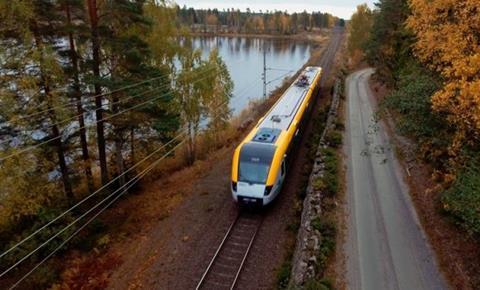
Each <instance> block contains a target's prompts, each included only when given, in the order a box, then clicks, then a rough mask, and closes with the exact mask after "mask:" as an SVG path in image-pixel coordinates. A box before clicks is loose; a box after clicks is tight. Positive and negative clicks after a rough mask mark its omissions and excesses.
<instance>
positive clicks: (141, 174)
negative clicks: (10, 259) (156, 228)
mask: <svg viewBox="0 0 480 290" xmlns="http://www.w3.org/2000/svg"><path fill="white" fill-rule="evenodd" d="M227 102H228V101H226V102H223V103H222V104H220V105H219V106H218V108H219V107H221V106H223V105H224V104H225V103H227ZM179 135H180V134H179ZM179 135H178V136H179ZM185 141H186V139H183V140H182V141H180V143H179V144H177V145H176V146H175V147H174V148H172V149H171V150H169V151H168V152H167V153H166V154H164V155H163V156H162V157H160V158H159V159H158V160H157V161H155V162H154V164H151V165H150V166H149V167H147V169H145V170H143V171H142V172H141V173H140V174H137V175H136V176H135V177H134V178H132V179H130V180H129V181H128V182H127V183H126V184H125V185H123V186H122V187H120V188H118V189H117V190H115V191H114V192H113V193H111V194H110V195H108V196H107V197H106V198H104V199H103V200H102V201H100V202H99V203H97V204H96V205H95V206H94V207H92V208H91V209H89V210H88V211H87V212H85V213H84V214H82V215H81V216H79V217H78V218H77V219H76V220H74V221H73V222H71V223H70V224H69V225H67V226H66V227H65V228H63V229H62V230H60V231H59V232H57V233H56V234H54V235H53V236H51V237H50V238H49V239H48V240H47V241H45V242H44V243H42V244H41V245H40V246H38V247H37V248H35V249H34V250H33V251H31V252H30V253H29V254H27V255H26V256H24V257H23V258H22V259H20V260H19V261H17V262H16V263H15V264H14V265H12V266H11V267H9V268H8V269H7V270H5V271H4V272H2V273H1V274H0V277H2V276H4V275H5V274H7V273H8V272H9V271H11V270H12V269H14V268H15V267H16V266H18V265H19V264H20V263H22V262H23V261H25V260H26V259H28V258H29V257H30V256H32V255H33V254H34V253H35V252H37V251H38V250H40V249H41V248H43V247H44V246H45V245H47V244H48V243H50V242H51V241H52V240H54V239H55V238H57V237H58V236H59V235H61V234H62V233H63V232H65V231H66V230H67V229H68V228H70V227H71V226H73V225H74V224H76V223H77V222H78V221H79V220H81V219H83V218H84V217H85V216H86V215H88V214H89V213H91V212H92V211H93V210H95V209H96V208H97V207H98V206H99V205H101V204H102V203H104V202H105V201H106V200H108V199H109V198H111V197H112V196H114V195H115V194H116V193H117V192H119V191H122V189H123V191H122V192H121V193H120V194H119V195H118V196H117V197H115V198H114V200H112V201H111V202H110V203H109V204H107V205H106V206H105V207H104V208H103V209H102V210H100V211H99V212H97V214H95V215H94V216H93V217H92V218H91V219H89V220H88V221H87V222H86V223H85V224H84V225H83V226H81V227H80V228H79V229H77V230H76V231H75V232H74V233H73V234H72V235H71V236H70V237H68V238H67V239H66V240H65V241H64V242H63V243H62V244H61V245H60V246H59V247H57V248H56V249H55V250H54V251H53V252H51V253H50V254H49V255H48V256H46V257H45V258H44V259H43V260H42V261H41V262H40V263H38V264H37V265H36V266H35V267H34V268H33V269H32V270H31V271H29V272H28V273H27V274H26V275H25V276H23V277H22V278H21V279H20V280H19V281H17V282H16V283H15V284H14V285H13V286H12V288H14V287H16V286H17V285H18V284H19V283H21V281H23V280H24V279H25V278H26V277H27V276H28V275H30V274H31V273H32V272H33V271H34V270H35V269H36V268H38V267H39V266H40V265H41V264H43V263H44V262H45V261H46V260H48V259H49V258H50V257H51V256H52V255H53V254H55V253H56V252H57V251H58V250H59V249H61V248H62V247H63V245H65V244H66V243H67V242H68V241H69V240H70V239H72V238H73V237H74V236H75V235H76V234H77V233H78V232H80V231H81V230H82V229H83V228H84V227H85V226H86V225H88V224H89V223H90V222H91V221H92V220H94V219H95V218H96V217H97V216H98V215H99V214H100V213H101V212H103V211H104V210H106V209H107V208H108V207H109V206H110V205H111V204H112V203H113V202H114V201H116V200H117V199H118V198H119V197H120V196H121V195H123V194H124V193H125V192H127V191H128V189H130V187H131V186H133V184H135V183H136V182H138V180H140V179H141V178H142V177H143V176H145V175H146V174H147V173H148V172H149V171H150V170H151V169H153V167H155V166H156V164H158V162H159V161H161V160H163V159H164V158H166V157H167V156H168V155H169V154H171V153H172V152H174V151H175V150H176V149H177V148H178V147H179V146H181V145H182V144H183V143H184V142H185ZM152 165H153V166H152ZM129 183H132V184H131V185H129ZM125 187H127V188H126V189H124V188H125ZM12 288H11V289H12Z"/></svg>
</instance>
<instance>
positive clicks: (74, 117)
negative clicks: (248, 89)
mask: <svg viewBox="0 0 480 290" xmlns="http://www.w3.org/2000/svg"><path fill="white" fill-rule="evenodd" d="M213 69H214V68H213V67H212V68H209V69H206V70H205V71H204V72H203V73H205V72H207V71H210V70H213ZM203 73H202V74H203ZM197 76H198V75H192V76H191V78H194V77H197ZM169 87H170V84H166V85H164V86H161V87H156V88H151V89H149V90H146V91H143V92H141V93H139V94H137V95H133V96H129V97H126V98H123V99H119V100H118V101H116V102H112V103H107V104H106V105H116V104H121V103H124V102H126V101H129V100H132V99H135V98H137V97H139V96H142V95H145V94H148V93H152V92H156V91H159V90H162V89H168V88H169ZM117 92H118V91H117ZM113 93H115V92H111V93H109V94H113ZM103 106H104V105H103V104H102V106H101V107H100V108H95V109H94V110H91V111H88V112H82V113H81V114H77V115H74V116H72V117H69V118H67V119H65V120H61V121H59V122H57V123H55V124H51V125H49V126H48V127H47V128H45V130H48V129H50V128H53V127H54V126H60V125H62V124H64V123H66V122H68V121H73V120H75V119H76V118H78V117H80V116H83V115H84V114H85V113H94V112H96V111H98V110H104V108H103ZM102 120H105V118H102ZM93 124H95V123H93ZM80 129H82V128H79V130H80ZM16 138H17V137H11V138H9V139H5V140H2V141H0V145H3V144H5V143H10V142H12V141H13V140H15V139H16Z"/></svg>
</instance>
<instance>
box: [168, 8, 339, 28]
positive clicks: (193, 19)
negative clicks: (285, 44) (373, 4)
mask: <svg viewBox="0 0 480 290" xmlns="http://www.w3.org/2000/svg"><path fill="white" fill-rule="evenodd" d="M175 10H176V15H177V17H178V20H179V22H180V23H181V24H182V25H185V26H187V27H189V28H190V29H191V31H193V32H202V33H225V34H241V33H243V34H276V35H291V34H297V33H300V32H306V31H308V32H311V31H314V30H318V29H322V28H332V27H333V26H334V25H340V26H344V24H345V21H344V20H343V19H340V18H338V17H336V16H334V15H331V14H329V13H323V12H312V13H309V12H307V11H304V12H302V13H291V14H289V13H287V12H285V11H264V12H262V11H258V12H255V11H251V10H250V9H248V8H247V9H246V11H240V10H238V9H233V8H232V9H227V10H222V11H219V10H218V9H208V10H204V9H194V8H191V7H190V8H188V7H187V6H183V7H180V6H175Z"/></svg>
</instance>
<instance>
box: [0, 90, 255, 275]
mask: <svg viewBox="0 0 480 290" xmlns="http://www.w3.org/2000/svg"><path fill="white" fill-rule="evenodd" d="M250 84H251V83H250ZM252 87H255V86H246V87H245V88H244V89H243V90H242V91H244V92H245V93H246V92H247V91H249V90H250V89H251V88H252ZM225 103H226V102H223V103H222V104H220V105H219V106H218V107H221V106H223V105H224V104H225ZM186 130H187V129H186V128H184V129H183V130H181V133H179V134H178V135H176V136H175V137H174V138H172V139H171V140H170V141H169V142H167V143H166V144H164V145H162V146H161V147H160V148H159V149H157V150H155V151H154V152H152V153H151V154H149V155H148V156H146V157H145V158H144V159H142V160H141V161H139V162H137V163H136V164H135V165H133V166H132V167H130V168H129V169H127V170H126V171H125V172H123V173H122V174H121V175H119V176H117V177H115V178H114V179H112V180H110V181H109V182H108V183H107V184H105V185H103V186H102V187H101V188H99V189H97V190H96V191H95V192H93V193H91V194H90V195H88V196H87V197H85V198H84V199H82V200H81V201H79V202H78V203H77V204H75V205H73V206H72V207H70V208H69V209H67V210H66V211H64V212H63V213H62V214H60V215H58V216H57V217H56V218H54V219H53V220H51V221H50V222H48V223H46V224H45V225H43V226H42V227H40V228H38V229H37V230H36V231H34V232H33V233H31V234H30V235H29V236H27V237H26V238H24V239H23V240H21V241H19V242H18V243H16V244H15V245H14V246H12V247H10V248H9V249H8V250H7V251H5V252H3V253H2V254H0V258H2V257H4V256H5V255H7V254H8V253H10V252H12V251H13V250H14V249H16V248H18V247H19V246H21V245H22V244H24V243H25V242H26V241H28V240H30V239H31V238H33V237H34V236H35V235H37V234H38V233H39V232H41V231H43V230H44V229H45V228H47V227H48V226H50V225H51V224H53V223H54V222H56V221H58V220H59V219H60V218H62V217H63V216H65V215H66V214H67V213H69V212H71V211H73V210H74V209H75V208H77V207H79V206H80V205H82V204H83V203H85V202H86V201H87V200H89V199H90V198H92V197H93V196H95V195H96V194H98V193H99V192H101V191H102V190H104V189H105V188H107V187H108V186H110V185H111V184H113V182H115V181H116V180H118V179H119V178H121V177H123V176H124V175H126V174H127V173H129V172H130V171H132V170H133V169H134V168H136V167H138V166H139V165H140V164H141V163H143V162H145V161H146V160H148V159H149V158H150V157H151V156H153V155H154V154H156V153H158V152H159V151H160V150H162V149H163V148H165V147H166V146H168V145H170V144H171V143H172V142H174V141H175V140H177V139H178V138H179V137H181V136H182V135H184V134H185V133H186ZM2 275H3V274H2ZM0 277H1V275H0Z"/></svg>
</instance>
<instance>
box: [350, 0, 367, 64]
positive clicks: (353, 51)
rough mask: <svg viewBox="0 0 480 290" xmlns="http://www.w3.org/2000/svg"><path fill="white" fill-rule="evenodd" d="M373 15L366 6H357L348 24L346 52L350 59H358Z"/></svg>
mask: <svg viewBox="0 0 480 290" xmlns="http://www.w3.org/2000/svg"><path fill="white" fill-rule="evenodd" d="M372 23H373V13H372V11H371V10H370V8H368V5H367V4H362V5H358V6H357V11H356V12H355V13H354V14H353V15H352V18H351V20H350V24H349V36H348V51H349V53H350V55H351V56H352V58H354V59H358V58H359V57H360V56H361V55H362V54H363V49H364V46H365V43H366V41H367V40H368V38H369V35H370V29H371V27H372Z"/></svg>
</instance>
